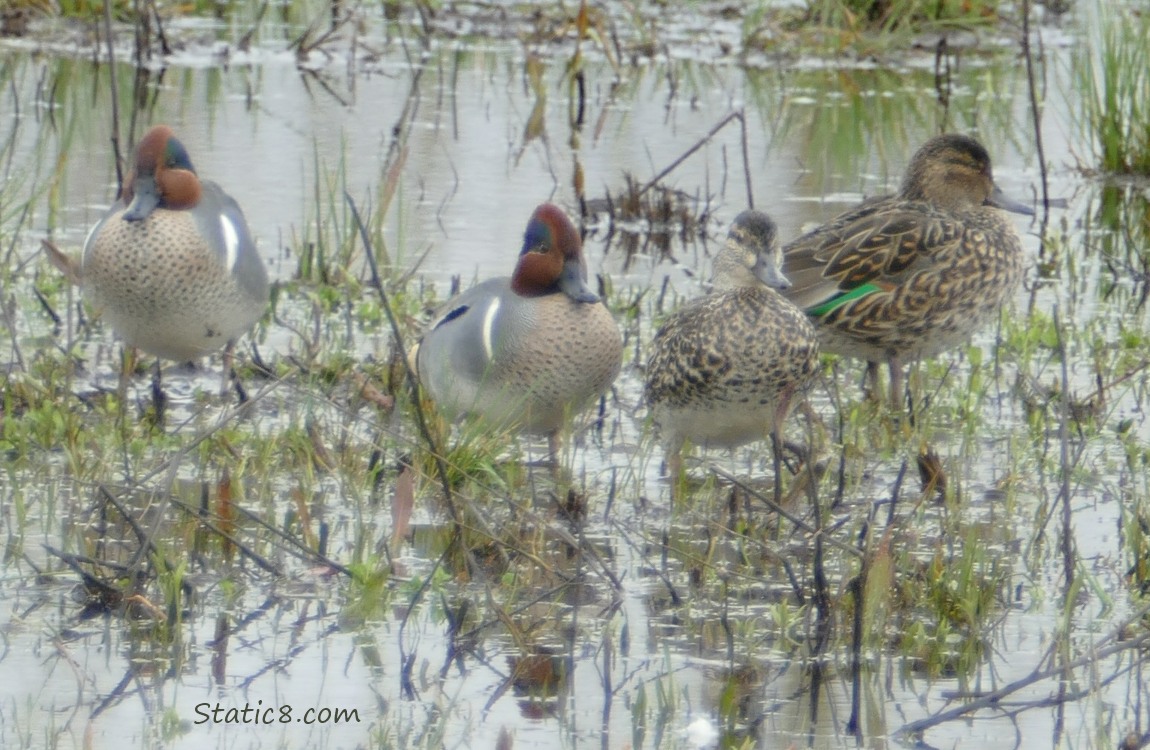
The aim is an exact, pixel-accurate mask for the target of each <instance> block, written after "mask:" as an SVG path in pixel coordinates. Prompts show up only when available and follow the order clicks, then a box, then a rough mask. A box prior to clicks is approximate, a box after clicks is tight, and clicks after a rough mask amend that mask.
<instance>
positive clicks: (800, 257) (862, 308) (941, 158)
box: [783, 134, 1032, 405]
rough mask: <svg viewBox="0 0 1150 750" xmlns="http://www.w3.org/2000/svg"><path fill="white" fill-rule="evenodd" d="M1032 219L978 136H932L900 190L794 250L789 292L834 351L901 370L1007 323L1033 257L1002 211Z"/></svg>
mask: <svg viewBox="0 0 1150 750" xmlns="http://www.w3.org/2000/svg"><path fill="white" fill-rule="evenodd" d="M1003 208H1004V209H1007V210H1010V211H1016V212H1018V213H1032V212H1031V211H1030V209H1029V208H1027V207H1025V206H1022V205H1020V204H1017V203H1014V202H1013V201H1010V200H1008V199H1006V198H1005V197H1004V196H1003V195H1002V193H1001V192H1000V191H999V190H998V188H997V187H996V186H995V184H994V178H993V176H992V174H991V169H990V156H989V154H988V153H987V151H986V149H985V148H984V147H983V146H982V144H980V143H979V142H978V141H976V140H975V139H974V138H971V137H969V136H965V135H957V134H947V135H941V136H938V137H935V138H932V139H930V140H929V141H927V142H926V143H925V144H924V145H923V146H922V147H921V148H920V149H919V150H918V152H917V153H915V155H914V157H913V158H912V159H911V162H910V165H909V167H908V168H907V172H906V176H905V177H904V179H903V182H902V187H901V188H900V189H899V192H898V193H897V194H896V195H892V196H887V197H884V198H877V199H872V200H868V201H865V202H864V203H862V204H860V205H859V206H858V207H856V208H854V209H852V210H850V211H847V212H846V213H843V214H841V215H839V216H838V217H836V218H834V219H832V220H831V221H830V222H829V223H827V224H826V225H824V226H822V227H820V228H818V229H816V230H814V231H812V232H809V233H808V234H805V235H803V236H802V237H799V238H798V239H797V240H795V241H793V242H791V243H790V244H788V245H787V246H786V247H784V248H783V271H784V273H785V274H786V275H787V277H788V278H789V279H790V280H791V282H792V286H791V288H790V289H788V290H786V291H784V292H783V294H784V295H786V296H787V298H788V299H790V300H791V301H792V302H794V303H795V304H796V305H798V306H799V307H800V308H802V309H803V310H804V311H806V313H807V314H808V315H809V316H810V317H811V319H812V320H813V321H814V322H815V324H816V326H817V327H818V332H819V341H820V343H821V344H822V348H823V350H824V351H829V352H833V353H836V354H841V355H844V356H849V357H857V358H861V359H865V360H867V361H868V372H869V373H870V375H871V377H872V379H874V378H875V376H876V375H877V363H879V362H884V361H885V362H887V363H888V365H889V367H890V381H891V384H890V387H891V399H892V402H894V403H895V404H896V405H897V404H898V402H899V399H900V397H901V392H902V388H901V382H902V363H903V362H905V361H908V360H914V359H918V358H921V357H931V356H934V355H936V354H938V353H939V352H942V351H945V350H947V349H952V348H954V347H955V346H958V345H960V344H962V343H963V342H965V341H967V340H968V339H969V338H970V337H971V335H972V334H973V333H974V332H975V331H976V330H978V329H979V328H981V327H982V326H984V325H986V324H987V323H988V322H990V321H992V320H994V319H995V318H997V316H998V314H999V311H1000V310H1001V308H1002V306H1003V305H1004V304H1005V303H1006V301H1007V300H1008V299H1010V296H1011V294H1013V292H1014V290H1015V289H1016V288H1017V287H1018V284H1019V282H1020V281H1021V280H1022V275H1023V250H1022V243H1021V241H1020V240H1019V237H1018V233H1017V232H1016V231H1015V229H1014V226H1013V224H1012V223H1011V222H1010V221H1009V220H1008V219H1007V217H1006V216H1005V215H1004V214H1003V213H1002V211H1001V210H999V209H1003Z"/></svg>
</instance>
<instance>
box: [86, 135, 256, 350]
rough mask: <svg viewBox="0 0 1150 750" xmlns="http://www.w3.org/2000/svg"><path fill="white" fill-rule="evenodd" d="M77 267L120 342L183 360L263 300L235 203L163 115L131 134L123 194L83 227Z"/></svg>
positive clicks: (230, 332)
mask: <svg viewBox="0 0 1150 750" xmlns="http://www.w3.org/2000/svg"><path fill="white" fill-rule="evenodd" d="M79 277H80V283H81V285H82V288H83V291H84V295H85V297H86V298H87V299H88V300H89V302H90V303H91V304H92V306H93V307H94V308H96V309H97V310H101V311H102V313H103V317H104V319H105V320H107V321H108V322H109V323H110V324H111V326H112V328H113V329H114V330H115V331H116V333H118V334H119V335H120V337H121V338H122V339H123V340H124V342H125V343H126V344H128V345H129V346H133V347H138V348H139V349H142V350H143V351H145V352H148V353H149V354H153V355H156V356H157V357H162V358H164V359H171V360H177V361H182V362H187V361H190V360H193V359H196V358H198V357H201V356H204V355H206V354H209V353H211V352H213V351H215V350H216V349H219V348H220V347H222V346H224V345H225V344H227V343H229V342H232V341H234V340H235V339H237V338H238V337H239V336H241V335H242V334H244V333H245V332H246V331H247V330H248V329H250V328H251V327H252V326H253V325H255V323H256V321H258V320H259V319H260V317H261V316H262V315H263V313H264V309H265V308H266V307H267V303H268V279H267V273H266V271H265V270H264V264H263V261H261V260H260V256H259V254H258V253H257V252H256V247H255V243H253V242H252V237H251V232H250V231H249V230H248V225H247V222H246V221H244V215H243V212H242V211H241V210H240V207H239V205H237V204H236V202H235V201H234V200H233V199H232V198H231V197H230V196H229V195H228V194H227V193H225V192H224V191H223V190H222V189H221V188H220V186H219V185H217V184H216V183H214V182H209V181H207V180H200V179H199V178H198V177H197V176H196V171H195V169H193V168H192V163H191V160H190V159H189V158H188V152H187V151H186V150H185V149H184V146H183V144H181V143H180V142H179V141H178V140H177V139H176V137H175V135H173V134H172V130H171V128H169V127H167V126H166V125H157V126H155V127H153V128H152V129H151V130H149V131H148V132H147V134H145V135H144V137H143V139H142V140H141V141H140V144H139V146H138V147H137V149H136V166H135V171H134V173H133V175H132V176H131V177H130V178H129V180H128V182H127V184H126V186H125V187H124V192H123V195H122V196H121V198H120V200H119V201H117V202H116V203H115V204H114V205H113V206H112V207H111V209H110V210H109V211H108V213H107V214H106V215H105V216H104V218H102V219H100V221H99V222H98V223H97V224H96V226H94V227H92V231H91V232H89V233H88V239H87V240H86V241H85V242H84V256H83V260H82V265H81V268H80V274H79Z"/></svg>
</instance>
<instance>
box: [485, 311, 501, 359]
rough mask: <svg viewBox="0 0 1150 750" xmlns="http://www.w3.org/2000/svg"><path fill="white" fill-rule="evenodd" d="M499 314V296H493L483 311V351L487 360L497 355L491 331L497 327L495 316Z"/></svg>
mask: <svg viewBox="0 0 1150 750" xmlns="http://www.w3.org/2000/svg"><path fill="white" fill-rule="evenodd" d="M498 315H499V298H498V297H493V298H492V299H491V302H490V303H489V304H488V305H487V309H486V310H485V311H484V313H483V353H484V354H485V355H487V361H488V362H490V361H491V358H492V357H494V356H495V346H494V344H492V342H491V338H492V336H491V332H492V329H494V328H495V318H496V316H498Z"/></svg>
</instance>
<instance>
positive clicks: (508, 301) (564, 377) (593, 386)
mask: <svg viewBox="0 0 1150 750" xmlns="http://www.w3.org/2000/svg"><path fill="white" fill-rule="evenodd" d="M622 358H623V339H622V337H621V336H620V335H619V328H618V326H617V325H616V324H615V320H614V319H613V318H612V317H611V313H610V312H608V311H607V308H606V306H604V305H603V303H602V302H601V301H600V300H599V297H598V296H597V295H596V294H595V293H594V292H592V291H591V289H590V288H589V287H588V286H587V263H586V261H585V260H584V258H583V243H582V241H581V240H580V238H579V232H578V231H577V230H576V229H575V226H574V225H573V224H572V223H571V220H570V219H568V218H567V216H566V214H564V213H563V211H562V210H560V209H559V208H557V207H556V206H553V205H551V204H549V203H545V204H543V205H541V206H539V207H538V208H536V209H535V213H533V214H532V215H531V220H530V221H529V222H528V224H527V232H526V234H525V235H524V238H523V249H522V250H521V251H520V253H519V261H518V263H517V264H516V266H515V272H514V273H513V274H512V276H511V277H510V278H507V277H501V278H495V279H489V280H488V281H484V282H483V283H481V284H478V285H477V286H475V287H473V288H472V289H470V290H469V291H467V292H464V293H463V294H461V295H459V296H457V297H455V298H454V299H452V300H450V301H449V302H448V303H447V305H446V306H445V307H444V312H443V314H442V315H441V316H440V317H439V319H438V320H437V321H436V322H435V323H434V324H433V326H432V327H431V328H430V330H428V332H427V333H426V334H425V335H424V336H423V340H422V341H421V342H420V343H419V345H418V347H417V349H416V352H415V353H414V357H413V359H414V361H415V363H416V370H417V373H418V376H419V381H420V383H421V384H422V386H423V388H424V389H425V390H426V391H427V393H428V394H429V395H430V396H431V398H432V400H434V401H435V402H436V404H437V405H438V406H439V408H440V410H441V411H443V412H444V413H445V414H446V415H447V416H449V417H454V416H456V415H458V414H461V413H471V414H474V415H477V416H480V417H482V418H484V419H485V420H487V421H489V422H492V423H494V424H499V425H514V426H516V427H518V428H519V429H521V430H523V431H525V432H529V433H535V434H541V435H547V436H548V437H549V438H551V449H552V452H554V450H555V446H556V443H555V437H556V436H557V434H558V432H559V430H560V428H561V427H562V426H563V424H564V422H565V421H566V420H567V419H569V418H571V417H572V416H574V415H575V414H576V413H577V412H579V411H581V410H582V409H583V407H585V406H586V405H587V404H588V403H589V402H590V401H591V400H592V399H594V398H595V397H597V396H599V395H600V394H602V393H603V392H604V391H606V390H607V388H609V387H610V386H611V384H612V383H613V382H614V381H615V376H616V375H618V374H619V368H620V366H621V364H622Z"/></svg>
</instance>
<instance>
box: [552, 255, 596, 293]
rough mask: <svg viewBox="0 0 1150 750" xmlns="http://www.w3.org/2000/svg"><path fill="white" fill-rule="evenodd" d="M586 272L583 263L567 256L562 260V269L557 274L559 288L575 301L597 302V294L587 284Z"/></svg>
mask: <svg viewBox="0 0 1150 750" xmlns="http://www.w3.org/2000/svg"><path fill="white" fill-rule="evenodd" d="M586 276H587V272H586V270H585V269H584V268H583V264H582V263H581V262H580V261H578V260H576V259H574V258H568V259H566V260H564V261H563V271H562V273H560V274H559V289H560V290H561V291H562V292H563V293H564V294H566V295H567V296H568V297H570V298H571V299H573V300H575V301H576V302H587V303H592V302H598V301H599V295H598V294H595V292H593V291H591V287H589V286H587V279H586Z"/></svg>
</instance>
